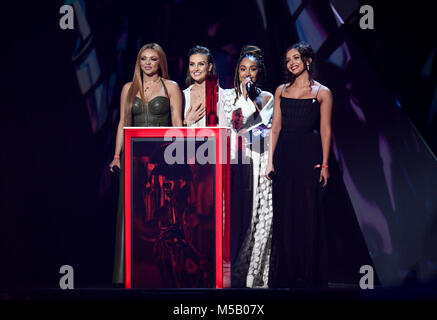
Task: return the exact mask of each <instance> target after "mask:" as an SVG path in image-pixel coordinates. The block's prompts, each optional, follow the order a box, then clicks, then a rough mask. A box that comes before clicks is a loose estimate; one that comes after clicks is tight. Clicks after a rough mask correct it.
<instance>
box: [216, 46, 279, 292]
mask: <svg viewBox="0 0 437 320" xmlns="http://www.w3.org/2000/svg"><path fill="white" fill-rule="evenodd" d="M264 71H265V67H264V63H263V57H262V52H261V50H260V49H259V48H258V47H256V46H245V47H243V49H242V50H241V53H240V58H239V60H238V63H237V68H236V71H235V80H234V88H233V89H226V90H221V91H220V99H219V105H220V109H221V110H222V111H223V113H224V116H225V119H226V121H227V123H228V126H231V127H232V129H233V130H232V135H231V159H233V160H234V161H235V159H237V158H238V157H239V155H238V151H237V150H238V144H239V140H240V141H241V140H243V146H242V147H241V148H240V150H241V151H242V152H243V153H244V154H245V155H246V156H247V157H248V158H249V159H248V160H250V162H251V164H252V166H251V167H252V170H251V171H252V172H251V175H250V176H249V178H248V179H245V180H246V181H240V185H242V186H243V188H244V185H252V188H251V191H252V195H250V197H241V194H239V193H240V192H239V191H240V190H237V192H232V195H233V199H231V201H233V202H234V203H235V202H236V201H239V202H247V201H248V199H247V198H251V200H252V201H251V202H250V203H247V206H248V208H249V211H250V212H251V214H250V212H249V215H250V217H249V218H248V219H245V217H242V219H243V220H247V223H246V225H245V226H244V227H243V228H242V232H243V233H244V234H243V237H242V241H241V245H238V248H237V250H236V256H235V257H234V260H233V262H232V287H249V288H255V287H258V288H267V285H268V274H269V263H270V243H271V236H272V217H273V207H272V183H271V180H268V179H266V177H265V174H264V173H265V170H266V167H267V162H268V145H267V143H268V140H269V139H268V135H269V131H270V130H269V127H270V124H271V119H272V115H273V100H274V98H273V95H272V94H271V93H270V92H267V91H262V90H261V89H259V88H258V87H257V83H259V82H260V80H261V79H262V77H263V76H264ZM248 83H249V85H248ZM247 87H249V90H250V91H249V92H247ZM239 137H244V139H241V138H239ZM241 151H240V152H241ZM240 161H241V160H240ZM231 163H232V162H231ZM232 167H233V168H235V167H236V166H235V165H232V166H231V168H232ZM232 175H233V176H234V174H232ZM237 175H238V174H237ZM247 180H249V181H247ZM250 180H252V181H250ZM232 187H233V186H231V188H232ZM237 194H239V197H238V199H235V196H236V195H237ZM243 195H244V193H243ZM235 211H240V212H235ZM241 211H243V212H241ZM244 211H245V209H244V208H243V209H242V210H238V209H237V210H233V211H231V221H232V219H233V218H234V219H235V218H237V217H236V216H235V215H236V214H243V215H244V214H246V213H244ZM231 224H232V222H231ZM244 224H245V223H244V221H243V225H244ZM231 242H232V241H231Z"/></svg>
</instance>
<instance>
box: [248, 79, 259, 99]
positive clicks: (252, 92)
mask: <svg viewBox="0 0 437 320" xmlns="http://www.w3.org/2000/svg"><path fill="white" fill-rule="evenodd" d="M246 90H247V95H248V96H249V98H250V100H252V101H253V100H255V98H256V97H257V96H258V94H259V92H258V89H257V87H256V86H255V84H254V83H253V82H252V81H249V82H248V83H246Z"/></svg>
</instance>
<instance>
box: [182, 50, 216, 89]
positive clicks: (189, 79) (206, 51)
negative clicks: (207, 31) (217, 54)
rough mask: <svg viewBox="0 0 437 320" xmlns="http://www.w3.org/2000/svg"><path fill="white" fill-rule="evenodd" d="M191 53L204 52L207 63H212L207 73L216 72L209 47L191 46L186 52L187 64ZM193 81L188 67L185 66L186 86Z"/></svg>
mask: <svg viewBox="0 0 437 320" xmlns="http://www.w3.org/2000/svg"><path fill="white" fill-rule="evenodd" d="M193 54H204V55H205V56H206V60H207V62H208V65H209V64H212V69H211V72H209V74H217V70H216V69H215V63H214V58H213V56H212V53H211V51H209V49H208V48H207V47H202V46H195V47H193V48H191V49H190V50H189V51H188V54H187V59H188V64H189V63H190V57H191V56H192V55H193ZM193 83H194V79H193V78H192V77H191V74H190V68H189V67H188V68H187V78H186V79H185V85H186V86H187V87H189V86H191V85H192V84H193Z"/></svg>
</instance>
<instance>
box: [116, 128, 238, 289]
mask: <svg viewBox="0 0 437 320" xmlns="http://www.w3.org/2000/svg"><path fill="white" fill-rule="evenodd" d="M229 137H230V129H227V128H219V127H205V128H186V127H183V128H179V127H126V128H125V129H124V146H125V164H124V166H125V167H124V169H125V170H124V172H125V176H124V179H125V287H126V288H226V287H230V159H229V158H230V139H229Z"/></svg>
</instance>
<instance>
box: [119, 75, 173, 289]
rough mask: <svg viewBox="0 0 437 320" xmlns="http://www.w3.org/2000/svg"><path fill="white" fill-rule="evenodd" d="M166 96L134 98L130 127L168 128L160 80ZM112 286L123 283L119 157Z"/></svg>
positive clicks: (166, 100) (168, 116) (167, 108)
mask: <svg viewBox="0 0 437 320" xmlns="http://www.w3.org/2000/svg"><path fill="white" fill-rule="evenodd" d="M161 82H162V86H163V87H164V91H165V94H166V96H165V97H164V96H157V97H155V98H153V99H151V100H150V101H149V102H147V103H145V104H143V102H142V100H141V99H140V98H138V97H135V100H134V102H133V104H132V125H133V126H134V127H170V126H171V114H170V99H169V98H168V91H167V88H166V86H165V84H164V81H163V80H162V79H161ZM112 282H113V283H114V284H122V283H124V157H123V155H122V157H121V170H120V190H119V197H118V211H117V225H116V234H115V256H114V272H113V276H112Z"/></svg>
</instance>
